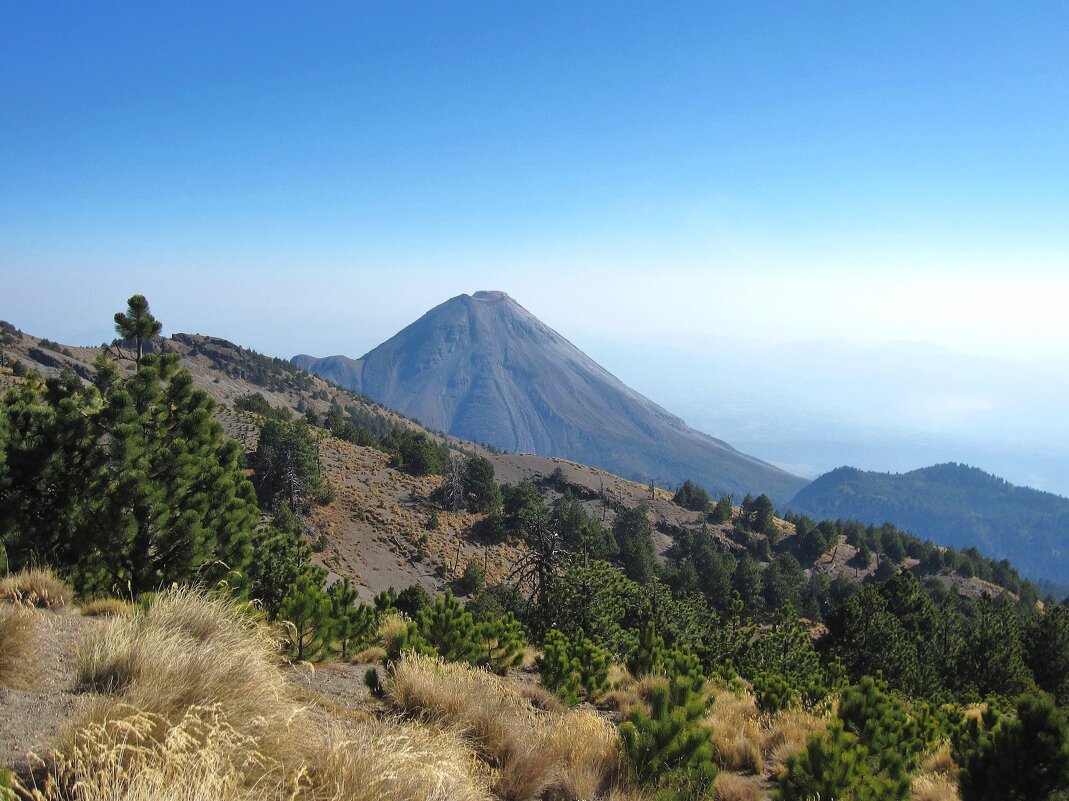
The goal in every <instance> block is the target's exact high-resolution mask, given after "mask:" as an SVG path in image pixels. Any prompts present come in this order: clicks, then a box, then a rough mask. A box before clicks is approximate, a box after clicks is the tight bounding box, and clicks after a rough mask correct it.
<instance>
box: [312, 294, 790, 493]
mask: <svg viewBox="0 0 1069 801" xmlns="http://www.w3.org/2000/svg"><path fill="white" fill-rule="evenodd" d="M293 362H294V363H295V364H297V365H298V366H300V367H303V368H305V369H307V370H308V371H310V372H312V373H315V374H316V375H319V376H321V377H323V378H326V379H329V380H331V381H334V382H335V383H337V384H340V385H342V386H345V387H350V388H352V389H355V390H357V391H359V392H362V393H364V394H365V395H368V396H369V397H371V398H373V399H375V400H377V401H379V402H381V403H383V404H384V405H386V406H389V407H391V408H394V409H397V410H398V411H401V412H403V413H404V414H406V415H408V416H409V417H413V418H415V419H417V420H419V421H420V422H422V423H423V424H424V425H426V426H429V427H431V428H436V429H440V430H442V431H446V432H448V433H450V434H452V435H454V436H457V437H461V438H463V439H469V440H474V441H477V442H486V443H488V444H490V445H493V446H495V447H498V448H501V449H504V450H508V451H523V452H532V453H537V454H541V455H544V456H560V457H564V458H567V459H571V460H574V461H577V462H582V463H584V464H588V465H592V466H595V467H600V468H603V469H605V470H609V471H611V472H613V473H617V474H619V475H621V476H624V477H626V478H631V479H635V480H638V481H643V482H645V481H649V480H650V479H653V480H655V481H656V482H657V483H658V484H662V485H667V484H678V483H681V482H682V481H684V480H685V479H688V478H689V479H693V480H694V481H696V482H697V483H699V484H701V485H703V486H705V487H706V488H707V489H708V490H709V491H710V492H714V493H716V492H732V493H736V494H744V493H747V492H751V493H759V492H767V493H768V494H769V495H770V496H771V497H772V498H773V499H774V500H777V501H785V500H787V499H789V498H790V497H792V496H793V495H794V493H795V492H797V491H798V490H799V489H800V488H801V487H802V486H803V485H804V484H805V483H806V482H805V481H804V480H803V479H801V478H798V477H796V476H792V475H790V474H789V473H786V472H784V471H782V470H780V469H778V468H776V467H773V466H772V465H770V464H767V463H765V462H762V461H761V460H759V459H756V458H754V457H752V456H747V455H746V454H743V453H740V452H739V451H737V450H735V449H734V448H732V447H731V446H730V445H728V444H727V443H725V442H722V441H720V440H718V439H714V438H713V437H710V436H708V435H706V434H703V433H701V432H700V431H695V430H694V429H692V428H690V427H689V426H687V424H686V423H684V422H683V421H682V420H681V419H679V418H678V417H676V416H674V415H672V414H670V413H668V412H667V411H665V410H664V409H662V408H661V407H660V406H658V405H657V404H655V403H653V402H652V401H650V400H649V399H647V398H645V397H643V396H642V395H640V394H639V393H637V392H635V391H634V390H632V389H630V388H629V387H627V386H626V385H624V384H623V383H622V382H621V381H620V380H618V379H617V378H615V377H614V376H613V375H611V374H610V373H609V372H608V371H606V370H605V369H604V368H603V367H601V366H600V365H598V364H597V363H596V362H594V361H593V360H592V359H590V358H589V357H588V356H586V354H584V353H583V352H582V351H580V350H579V349H578V348H576V347H575V346H574V345H572V343H570V342H569V341H568V340H566V339H565V338H564V337H562V336H561V335H560V334H558V333H557V332H556V331H554V330H553V329H552V328H550V327H549V326H547V325H546V324H545V323H543V322H542V321H541V320H539V319H538V318H537V317H535V316H534V315H533V314H531V313H530V312H528V311H527V310H526V309H524V308H523V307H522V306H520V304H518V303H517V302H516V301H514V300H513V299H512V298H510V297H509V296H508V295H507V294H505V293H504V292H476V293H475V294H474V295H460V296H458V297H455V298H452V299H451V300H448V301H446V302H445V303H442V304H441V305H439V306H436V307H435V308H433V309H431V310H430V311H429V312H427V313H426V314H425V315H423V316H422V317H421V318H420V319H418V320H417V321H416V322H414V323H412V324H411V325H409V326H408V327H406V328H405V329H403V330H402V331H400V332H399V333H397V334H396V335H395V336H393V337H391V338H390V339H389V340H387V341H386V342H384V343H382V344H381V345H379V346H378V347H377V348H375V349H374V350H372V351H371V352H370V353H368V354H367V355H366V356H364V357H363V358H361V359H349V358H347V357H345V356H331V357H328V358H323V359H317V358H314V357H312V356H306V355H301V356H295V357H294V358H293Z"/></svg>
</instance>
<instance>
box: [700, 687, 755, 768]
mask: <svg viewBox="0 0 1069 801" xmlns="http://www.w3.org/2000/svg"><path fill="white" fill-rule="evenodd" d="M765 719H766V716H764V715H762V714H761V712H760V710H759V709H758V708H757V703H756V701H755V700H754V697H753V695H752V694H751V693H749V692H744V691H738V692H732V691H731V690H729V689H727V688H719V691H718V692H717V693H716V695H715V696H714V698H713V701H712V703H711V704H710V705H709V710H708V712H706V714H705V718H704V720H703V723H704V724H705V725H706V726H708V727H709V728H710V729H711V730H712V732H713V734H712V744H713V749H714V750H715V751H716V759H717V763H718V764H719V765H720V767H721V768H724V769H726V770H729V771H741V772H746V773H761V772H762V771H763V770H764V767H765V763H764V754H763V748H764V742H765V731H764V724H765Z"/></svg>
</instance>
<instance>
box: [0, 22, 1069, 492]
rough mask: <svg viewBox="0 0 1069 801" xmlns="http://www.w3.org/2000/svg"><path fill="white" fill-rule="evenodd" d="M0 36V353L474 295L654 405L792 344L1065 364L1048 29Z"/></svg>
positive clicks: (321, 325)
mask: <svg viewBox="0 0 1069 801" xmlns="http://www.w3.org/2000/svg"><path fill="white" fill-rule="evenodd" d="M305 6H310V7H305ZM0 22H2V24H0V75H2V76H3V79H2V80H0V280H2V286H3V291H2V292H0V317H3V318H5V319H10V320H12V321H13V322H15V323H16V324H18V325H19V326H20V327H22V328H24V329H25V330H28V331H31V332H36V333H39V334H42V335H47V336H50V337H52V338H54V339H59V340H62V341H67V342H72V343H78V344H82V343H86V344H90V343H96V342H100V341H101V340H102V339H104V338H107V337H110V335H111V332H110V326H109V324H108V320H110V318H111V315H112V313H113V312H114V311H116V310H117V309H119V308H120V307H121V306H122V304H123V301H124V299H125V298H126V297H127V296H129V295H130V294H133V293H134V292H141V293H143V294H146V295H147V296H148V297H149V299H150V301H151V302H152V304H153V308H154V310H155V311H156V312H157V314H158V316H159V317H160V318H161V319H162V320H163V321H164V324H165V331H170V332H173V331H179V330H186V331H200V332H203V333H212V334H216V335H220V336H225V337H228V338H230V339H233V340H236V341H238V342H241V343H242V344H245V345H248V346H251V347H254V348H257V349H258V350H261V351H264V352H268V353H272V354H276V355H281V356H289V355H291V354H293V353H296V352H301V351H303V352H310V353H314V354H319V355H326V354H330V353H339V352H340V353H346V354H348V355H353V356H357V355H360V354H362V353H363V352H365V351H366V350H368V349H370V348H371V347H373V346H374V345H376V344H378V343H379V342H380V341H382V340H383V339H385V338H387V337H388V336H390V335H391V334H393V333H394V332H395V331H396V330H398V329H399V328H400V327H402V326H403V325H405V324H407V323H408V322H410V321H411V320H413V319H414V318H415V317H417V316H418V315H419V314H421V313H422V312H423V311H425V310H426V309H427V308H429V307H430V306H433V305H435V304H436V303H439V302H441V301H442V300H445V299H446V298H448V297H451V296H453V295H456V294H459V293H461V292H473V291H476V290H478V289H503V290H505V291H508V292H509V293H510V294H512V295H513V296H514V297H515V298H517V299H518V300H519V301H520V302H521V303H523V304H524V305H525V306H527V307H528V308H529V309H531V310H532V311H533V312H535V313H536V314H538V315H539V316H541V317H542V318H543V319H545V320H546V322H548V323H549V324H550V325H552V326H554V327H555V328H557V329H558V330H560V331H561V332H562V333H564V334H565V335H566V336H568V337H569V338H571V339H573V341H575V342H576V344H578V345H580V346H581V347H584V348H586V349H588V350H590V351H591V352H592V354H593V355H595V357H598V358H602V359H604V360H606V361H607V362H608V363H607V366H609V367H610V369H613V370H615V371H617V372H619V373H620V374H621V377H624V378H632V380H634V381H636V382H638V383H641V384H642V386H640V388H642V389H646V390H647V391H649V392H650V393H651V394H653V395H654V397H655V399H657V400H659V401H661V402H663V403H665V405H669V406H671V402H672V400H673V399H672V398H671V397H660V396H657V395H656V388H657V386H658V376H657V375H656V371H655V370H654V369H653V368H655V367H656V363H655V362H656V359H654V360H653V362H650V363H647V364H643V365H641V368H642V369H640V370H634V371H633V375H629V373H630V372H631V368H633V367H634V360H635V359H636V358H638V357H637V356H635V355H634V354H637V353H638V351H637V350H634V349H632V350H631V351H628V348H637V347H642V348H649V347H654V348H656V347H659V346H662V345H663V346H672V347H681V346H682V347H684V348H685V349H686V350H688V351H689V352H692V353H704V354H706V355H707V356H708V358H709V365H710V369H709V373H710V374H711V375H713V376H714V378H711V379H709V380H710V381H712V380H715V364H716V361H715V356H716V353H717V350H718V349H721V350H722V349H723V348H724V347H730V348H733V349H734V350H735V351H736V352H748V351H747V348H748V347H751V346H753V347H754V348H757V349H758V350H760V352H761V353H763V354H764V357H763V358H767V359H768V360H769V363H770V364H774V363H775V358H774V357H773V356H770V355H769V353H770V351H769V350H768V347H770V346H771V347H775V346H777V345H782V346H783V347H785V348H786V347H787V344H789V343H795V342H813V341H821V342H828V341H836V342H850V343H860V344H861V346H863V347H878V346H880V345H881V343H888V342H892V343H893V342H901V341H910V342H927V343H931V344H932V345H934V346H937V347H939V348H943V349H950V351H952V352H953V351H958V352H963V353H968V354H972V355H974V356H977V357H985V358H986V357H997V358H1012V359H1014V360H1016V361H1032V362H1037V361H1040V362H1042V363H1043V364H1047V363H1048V362H1049V360H1055V363H1057V364H1058V365H1060V366H1061V367H1060V369H1064V366H1065V364H1066V363H1069V315H1067V314H1066V313H1065V308H1064V307H1065V304H1066V301H1067V299H1069V222H1067V221H1069V146H1067V143H1069V48H1067V47H1066V46H1065V41H1066V33H1067V31H1069V5H1066V4H1065V3H1028V4H1020V3H1001V4H995V3H976V2H970V3H951V2H947V3H884V2H880V3H865V2H857V3H819V2H814V3H759V2H746V3H743V2H738V3H710V2H701V3H626V2H624V3H611V4H610V3H582V4H580V3H574V2H567V3H553V2H538V3H505V2H485V3H467V2H453V3H437V2H435V3H430V2H427V3H381V2H379V3H344V4H331V3H316V4H296V3H269V2H256V3H211V4H208V3H193V2H185V3H174V2H170V3H153V4H148V3H133V2H131V3H108V2H97V3H58V2H57V3H33V2H6V3H3V4H0ZM724 343H728V344H727V345H725V344H724ZM745 343H749V344H745ZM770 343H771V344H770ZM818 351H819V352H820V353H824V354H827V353H828V352H829V351H828V349H827V348H823V346H822V349H817V350H811V351H807V352H810V353H816V352H818ZM644 352H646V353H647V354H648V351H644ZM755 352H756V351H755ZM781 352H782V353H783V354H786V353H788V352H789V353H790V354H794V355H791V356H787V355H783V356H782V357H781V358H782V360H783V364H784V365H787V364H788V362H790V366H791V367H792V369H794V368H796V367H797V363H798V357H797V354H798V351H797V349H793V350H792V349H787V350H783V351H781ZM851 352H852V351H851ZM628 353H631V354H632V356H631V357H629V356H628V355H627V354H628ZM679 358H683V357H679ZM702 358H705V357H702ZM814 358H815V357H814ZM612 359H616V361H615V362H613V361H611V360H612ZM897 363H898V362H896V364H897ZM820 368H821V369H822V370H825V371H828V370H830V371H831V372H830V373H829V375H830V376H831V378H828V380H829V381H834V380H835V379H834V375H835V373H834V364H831V365H830V366H829V365H828V364H823V365H820ZM1029 374H1031V373H1029ZM1043 374H1044V373H1043V372H1042V370H1040V372H1039V373H1038V375H1043ZM1048 374H1049V373H1048ZM695 381H696V382H697V379H695ZM699 384H700V382H697V383H694V384H692V385H691V386H689V387H686V388H685V389H687V391H688V392H689V394H690V395H692V396H693V395H695V392H696V390H695V387H697V386H698V385H699ZM1058 386H1059V387H1061V385H1060V384H1058ZM1047 389H1048V390H1049V387H1048V388H1047ZM765 390H766V391H764V393H763V394H765V395H770V394H774V393H775V390H774V389H772V388H770V387H766V388H765ZM680 391H681V392H682V391H683V390H680ZM703 391H704V390H703ZM748 391H751V392H753V393H755V394H761V393H762V390H761V388H760V387H751V388H749V390H748ZM1062 391H1063V390H1062V389H1058V392H1062ZM970 392H971V393H973V394H972V395H970V396H969V397H973V396H978V393H979V394H980V395H983V397H985V398H986V397H987V396H988V395H991V396H992V397H994V396H1000V395H999V393H997V392H991V393H986V390H985V389H984V387H982V386H981V387H979V388H977V387H975V386H973V387H971V389H970ZM984 393H986V394H984ZM697 394H698V396H699V400H698V401H695V403H696V404H700V396H701V392H698V393H697ZM722 394H723V393H721V395H722ZM781 394H782V393H781ZM1048 394H1049V392H1048ZM718 397H719V396H718ZM1000 397H1001V396H1000ZM721 400H723V398H721ZM772 400H774V401H775V402H776V404H777V405H776V408H778V409H781V407H782V405H783V404H782V403H781V401H785V400H789V398H787V397H786V396H783V397H775V398H772ZM1055 400H1056V398H1055ZM1048 401H1050V398H1047V400H1046V401H1044V403H1045V404H1046V405H1045V406H1044V407H1043V408H1045V409H1054V408H1061V407H1063V406H1064V404H1059V403H1054V402H1049V403H1048ZM770 402H771V401H770ZM940 402H941V403H942V401H940ZM986 403H987V402H986V401H985V402H984V404H986ZM918 404H920V406H921V407H924V408H927V407H925V406H924V403H923V402H921V401H918V402H917V403H915V404H914V405H913V407H911V408H914V409H915V408H917V407H918ZM984 404H975V403H974V404H972V405H969V404H966V405H965V407H966V408H967V409H969V410H975V409H977V408H980V407H984ZM946 405H948V408H949V409H951V411H950V412H947V414H958V415H959V416H960V414H961V412H960V409H961V404H960V403H959V402H958V401H957V400H954V401H953V402H951V403H949V404H946ZM743 406H744V408H741V409H737V410H736V411H738V414H739V419H740V420H748V419H751V418H752V417H753V416H754V415H759V414H763V413H766V412H767V411H768V410H767V409H765V410H764V411H762V410H761V409H758V408H756V407H754V408H749V407H745V404H743ZM694 408H699V406H697V405H696V406H694ZM954 410H957V411H954ZM696 413H697V412H696ZM970 413H972V411H970ZM836 414H838V413H836ZM1007 414H1008V412H1007ZM1014 414H1015V415H1016V417H1020V416H1022V415H1024V416H1025V417H1028V416H1029V414H1028V412H1021V411H1020V410H1017V411H1016V412H1014ZM1034 416H1035V417H1036V418H1037V419H1036V424H1037V426H1039V425H1042V424H1046V423H1049V422H1050V421H1051V419H1052V416H1051V414H1049V413H1044V414H1036V415H1034ZM714 418H715V415H714V416H711V417H709V419H711V420H712V422H711V423H710V425H713V424H716V423H717V422H720V423H723V424H725V425H726V424H727V423H724V421H721V420H719V418H715V419H714ZM991 419H992V420H993V419H994V418H991ZM1000 419H1002V420H1004V419H1005V418H1000ZM878 422H880V423H881V424H882V421H878ZM959 422H960V420H959ZM988 422H989V423H990V424H991V425H995V424H994V423H991V420H989V421H988ZM926 425H927V426H928V429H926V430H936V429H940V427H941V426H942V422H941V420H940V419H936V420H934V421H931V420H929V421H927V422H926ZM995 427H996V428H997V427H998V426H995ZM974 429H975V431H986V430H987V429H985V428H984V427H983V426H982V425H980V424H979V423H978V424H977V426H975V427H974ZM714 433H718V434H724V435H727V434H728V433H730V432H725V431H715V432H714ZM740 436H741V435H740ZM896 436H897V434H896ZM1065 438H1066V442H1069V432H1067V433H1066V434H1065ZM1059 441H1060V440H1059ZM754 442H755V444H760V443H759V442H758V441H757V440H754ZM1007 447H1009V446H1008V445H1007ZM947 456H948V458H954V454H953V453H949V454H947ZM783 458H784V460H785V461H786V460H788V459H796V458H798V457H797V456H794V455H791V456H785V457H783ZM829 458H830V457H829ZM820 466H821V465H818V466H817V467H820ZM814 469H817V468H814ZM1065 476H1066V478H1065V479H1064V482H1066V483H1065V486H1066V487H1069V466H1067V467H1066V468H1065ZM1042 481H1043V479H1042V477H1041V478H1040V479H1037V480H1036V482H1035V483H1042Z"/></svg>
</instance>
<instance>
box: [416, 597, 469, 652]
mask: <svg viewBox="0 0 1069 801" xmlns="http://www.w3.org/2000/svg"><path fill="white" fill-rule="evenodd" d="M419 632H420V634H421V635H422V636H423V639H425V640H426V641H427V642H428V643H429V644H430V645H432V646H433V647H434V649H435V650H436V651H437V652H438V655H439V656H440V657H442V658H443V659H445V660H446V661H448V662H467V663H469V664H472V665H474V664H475V663H476V662H478V661H479V657H480V656H481V654H482V648H481V647H480V643H479V639H478V636H477V632H476V629H475V621H474V620H473V619H472V616H471V612H466V611H465V610H464V607H463V606H461V604H460V601H458V600H457V599H456V598H454V597H453V593H451V592H450V591H449V590H446V591H445V594H444V595H439V596H438V597H437V598H436V599H435V600H434V603H433V604H432V605H430V606H428V607H425V608H424V609H423V611H421V612H420V613H419Z"/></svg>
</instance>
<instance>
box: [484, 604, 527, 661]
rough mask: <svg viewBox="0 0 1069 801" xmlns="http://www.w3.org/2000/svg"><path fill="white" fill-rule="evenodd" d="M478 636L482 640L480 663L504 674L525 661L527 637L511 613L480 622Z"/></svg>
mask: <svg viewBox="0 0 1069 801" xmlns="http://www.w3.org/2000/svg"><path fill="white" fill-rule="evenodd" d="M477 636H478V639H479V642H480V656H479V664H480V665H483V666H484V667H487V668H489V669H490V670H492V671H494V672H495V673H500V674H502V675H503V674H505V673H507V672H508V669H509V668H511V667H515V666H516V665H518V664H520V662H522V661H523V649H524V648H526V647H527V638H526V637H524V634H523V626H521V625H520V622H519V621H518V620H516V618H515V617H513V616H512V614H511V613H509V614H506V615H504V616H503V617H498V618H495V619H493V620H487V621H484V622H483V623H480V624H478V626H477Z"/></svg>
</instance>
